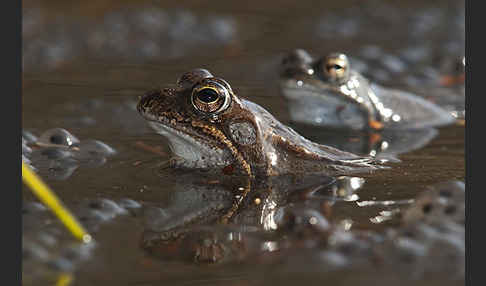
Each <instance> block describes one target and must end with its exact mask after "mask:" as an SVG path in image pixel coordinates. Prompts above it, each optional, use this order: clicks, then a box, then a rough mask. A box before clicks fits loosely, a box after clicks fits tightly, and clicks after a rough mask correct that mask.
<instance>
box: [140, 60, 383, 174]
mask: <svg viewBox="0 0 486 286" xmlns="http://www.w3.org/2000/svg"><path fill="white" fill-rule="evenodd" d="M137 108H138V111H139V112H140V114H141V115H142V116H143V117H144V118H145V119H146V120H148V121H149V124H150V125H151V126H152V127H153V128H154V129H155V130H156V131H157V132H158V133H160V134H161V135H163V136H165V137H166V138H167V139H168V141H169V145H170V148H171V150H172V152H173V153H174V154H175V155H176V157H175V158H174V160H172V161H171V162H172V163H173V165H174V166H178V167H185V168H198V169H210V170H221V169H223V171H224V172H225V173H235V174H243V175H247V176H249V177H256V176H273V175H283V174H299V173H301V174H304V173H305V174H308V173H321V174H324V175H328V176H334V175H346V174H351V173H356V172H370V171H373V170H377V169H381V168H384V167H383V166H381V165H380V164H379V162H378V161H376V160H375V159H373V158H372V157H360V156H357V155H354V154H352V153H348V152H344V151H341V150H338V149H335V148H332V147H328V146H325V145H320V144H317V143H314V142H311V141H309V140H307V139H306V138H304V137H302V136H301V135H299V134H298V133H297V132H295V131H294V130H293V129H291V128H289V127H287V126H285V125H283V124H282V123H280V122H279V121H278V120H277V119H275V118H274V117H273V116H272V115H271V114H270V113H269V112H268V111H267V110H265V109H263V108H262V107H260V106H259V105H257V104H255V103H253V102H250V101H248V100H245V99H243V98H240V97H238V96H237V95H236V94H235V93H234V91H233V90H232V88H231V86H230V85H229V84H228V83H227V82H226V81H225V80H223V79H221V78H218V77H213V75H212V74H211V73H210V72H209V71H207V70H205V69H194V70H192V71H189V72H186V73H185V74H183V75H182V76H181V77H180V78H179V79H178V81H177V85H176V87H175V88H165V89H163V90H155V91H151V92H148V93H146V94H145V95H144V96H143V97H142V98H141V99H140V101H139V103H138V105H137Z"/></svg>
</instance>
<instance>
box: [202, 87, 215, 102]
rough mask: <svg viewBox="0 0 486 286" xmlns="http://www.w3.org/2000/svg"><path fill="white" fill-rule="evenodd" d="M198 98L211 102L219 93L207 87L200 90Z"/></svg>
mask: <svg viewBox="0 0 486 286" xmlns="http://www.w3.org/2000/svg"><path fill="white" fill-rule="evenodd" d="M197 98H198V99H199V100H200V101H202V102H205V103H211V102H215V101H216V100H217V99H218V93H217V92H216V91H214V90H212V89H209V88H206V89H203V90H201V91H199V92H198V94H197Z"/></svg>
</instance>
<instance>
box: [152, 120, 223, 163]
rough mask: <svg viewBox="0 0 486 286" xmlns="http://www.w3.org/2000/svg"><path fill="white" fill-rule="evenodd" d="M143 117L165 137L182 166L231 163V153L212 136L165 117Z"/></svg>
mask: <svg viewBox="0 0 486 286" xmlns="http://www.w3.org/2000/svg"><path fill="white" fill-rule="evenodd" d="M144 117H145V118H146V119H147V120H148V124H149V125H150V127H152V128H153V129H154V130H155V131H156V132H157V133H158V134H160V135H162V136H164V137H165V138H166V139H167V141H168V143H169V148H170V150H171V151H172V153H173V154H174V155H175V157H176V158H177V159H179V160H178V163H180V164H181V165H182V166H185V167H190V168H210V167H215V166H227V165H230V164H231V155H230V152H229V151H228V150H226V148H224V147H222V146H221V144H219V142H217V141H216V140H214V139H213V138H211V137H209V136H207V135H205V134H199V133H197V132H196V131H195V130H193V129H191V128H190V127H191V126H190V125H181V126H178V125H175V124H174V123H171V121H170V120H168V119H166V118H157V119H156V120H155V119H154V118H150V117H151V116H150V115H149V116H146V115H145V116H144ZM180 159H182V160H180Z"/></svg>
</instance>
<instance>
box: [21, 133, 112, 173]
mask: <svg viewBox="0 0 486 286" xmlns="http://www.w3.org/2000/svg"><path fill="white" fill-rule="evenodd" d="M115 154H116V151H115V150H114V149H113V148H111V147H110V146H108V145H106V144H105V143H103V142H101V141H99V140H89V139H88V140H83V141H80V140H79V139H78V138H77V137H76V136H74V135H73V134H71V133H70V132H69V131H67V130H65V129H62V128H54V129H49V130H47V131H45V132H44V133H42V134H41V135H40V136H39V137H38V138H37V137H36V136H35V135H33V134H32V133H30V132H28V131H23V132H22V160H24V162H26V163H27V164H29V165H30V166H31V167H33V169H34V170H35V171H37V172H38V173H39V174H40V175H45V176H46V177H48V178H53V179H57V180H65V179H67V178H69V177H70V176H71V175H72V174H73V172H74V171H75V170H76V169H77V168H78V167H80V166H87V167H98V166H101V165H103V164H104V163H105V162H106V158H107V157H110V156H113V155H115Z"/></svg>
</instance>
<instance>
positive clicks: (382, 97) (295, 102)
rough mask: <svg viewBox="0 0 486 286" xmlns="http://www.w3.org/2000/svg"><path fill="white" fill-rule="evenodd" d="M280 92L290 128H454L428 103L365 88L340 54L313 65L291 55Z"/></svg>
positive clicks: (361, 78) (394, 92) (395, 92)
mask: <svg viewBox="0 0 486 286" xmlns="http://www.w3.org/2000/svg"><path fill="white" fill-rule="evenodd" d="M281 89H282V93H283V95H284V96H285V97H286V98H287V99H288V100H289V110H290V116H291V118H292V120H293V121H295V122H301V123H306V124H311V125H318V126H325V127H332V128H346V129H355V130H362V129H372V130H381V129H384V128H399V129H417V128H426V127H434V126H442V125H447V124H451V123H452V122H454V118H453V117H452V116H451V115H450V113H449V112H447V111H446V110H444V109H442V108H441V107H439V106H437V105H435V104H434V103H432V102H429V101H427V100H425V99H423V98H420V97H418V96H416V95H414V94H411V93H408V92H404V91H399V90H394V89H388V88H384V87H381V86H379V85H377V84H373V83H370V82H369V81H368V80H367V79H366V78H365V77H364V76H362V75H361V74H360V73H358V72H357V71H355V70H353V69H352V68H351V66H350V63H349V60H348V58H347V56H346V55H345V54H342V53H332V54H329V55H328V56H326V57H324V58H321V59H314V58H313V57H312V56H311V55H310V54H308V53H307V52H306V51H304V50H300V49H299V50H295V51H293V52H291V53H290V54H289V55H287V56H286V57H285V58H284V59H283V61H282V72H281Z"/></svg>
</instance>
